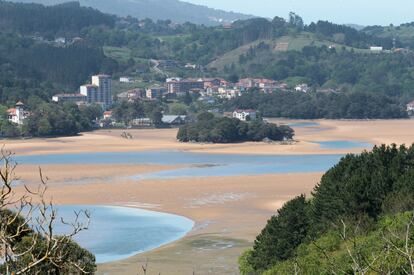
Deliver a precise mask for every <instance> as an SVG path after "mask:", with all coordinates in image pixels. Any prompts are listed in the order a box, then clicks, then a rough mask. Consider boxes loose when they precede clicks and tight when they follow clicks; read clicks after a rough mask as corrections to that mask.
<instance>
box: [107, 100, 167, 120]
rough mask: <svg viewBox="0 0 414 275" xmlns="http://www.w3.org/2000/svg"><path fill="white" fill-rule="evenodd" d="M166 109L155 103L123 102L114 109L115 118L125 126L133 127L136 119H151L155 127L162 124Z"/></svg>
mask: <svg viewBox="0 0 414 275" xmlns="http://www.w3.org/2000/svg"><path fill="white" fill-rule="evenodd" d="M163 111H164V108H163V106H162V105H161V104H160V103H159V102H154V101H134V102H127V101H121V102H119V103H118V104H117V105H115V106H114V108H113V117H114V119H115V120H116V121H119V122H122V123H124V124H125V125H131V123H132V121H133V120H134V119H138V118H149V119H151V121H152V123H153V124H154V125H155V126H159V125H161V124H162V116H163Z"/></svg>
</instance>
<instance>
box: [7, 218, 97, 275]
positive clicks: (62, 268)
mask: <svg viewBox="0 0 414 275" xmlns="http://www.w3.org/2000/svg"><path fill="white" fill-rule="evenodd" d="M0 216H1V218H2V220H4V221H5V220H13V223H12V224H11V225H10V226H8V227H7V231H6V232H5V234H6V235H7V236H16V237H15V238H13V243H12V245H13V247H14V249H15V250H14V251H15V253H17V254H22V255H21V256H19V257H18V258H16V259H14V265H13V266H12V270H9V272H11V273H13V270H20V269H21V268H24V267H27V266H28V265H29V264H30V263H32V262H33V259H32V257H31V255H43V254H44V251H45V249H46V240H45V238H44V236H41V235H37V237H36V238H34V234H37V233H35V232H34V231H33V230H32V229H31V228H30V227H29V225H28V224H27V221H26V219H25V218H24V216H22V215H17V216H16V213H14V212H12V211H10V210H1V211H0ZM14 217H16V218H14ZM22 228H25V230H23V231H22ZM21 232H22V233H21ZM62 238H63V237H62ZM34 239H36V243H34V241H33V240H34ZM58 246H59V247H58V249H57V250H54V253H55V255H50V258H53V259H57V258H58V259H59V262H51V261H49V260H46V261H44V262H42V263H41V264H40V265H37V266H36V267H35V268H33V269H31V270H30V274H79V270H78V269H77V268H76V267H75V266H73V264H72V263H77V264H78V265H79V266H82V267H85V268H84V271H85V272H87V273H88V274H94V272H95V271H96V264H95V256H94V255H93V254H92V253H90V252H89V251H87V250H86V249H83V248H82V247H80V246H79V245H78V244H77V243H75V242H74V241H70V242H67V241H66V240H64V241H63V239H62V242H58ZM32 247H33V251H32V253H33V254H29V253H24V252H27V251H29V250H31V248H32ZM4 268H5V266H3V264H2V263H0V273H1V274H4V273H5V270H4Z"/></svg>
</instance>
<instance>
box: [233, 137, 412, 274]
mask: <svg viewBox="0 0 414 275" xmlns="http://www.w3.org/2000/svg"><path fill="white" fill-rule="evenodd" d="M413 160H414V146H412V147H405V146H401V147H399V148H398V147H396V146H395V145H393V146H390V147H387V146H381V147H375V148H374V149H373V151H372V152H363V153H362V154H360V155H347V156H346V157H344V158H343V159H342V160H341V161H340V162H339V163H338V164H337V165H336V166H334V167H333V168H332V169H330V170H329V171H328V172H327V173H326V174H325V175H324V176H323V177H322V180H321V182H320V183H319V184H318V185H317V186H316V187H315V189H314V191H313V193H312V198H311V199H309V200H307V199H306V198H305V197H304V196H300V197H298V198H295V199H293V200H291V201H289V202H288V203H286V204H285V205H284V206H283V208H282V209H280V210H279V211H278V212H277V215H275V216H273V217H272V218H271V219H270V220H269V221H268V223H267V225H266V227H265V228H264V229H263V231H262V232H261V233H260V235H258V237H257V239H256V241H255V243H254V246H253V249H252V250H250V251H248V252H246V253H245V254H244V255H243V257H242V258H241V259H240V264H241V271H242V273H243V274H262V273H264V274H285V273H292V272H294V270H297V272H298V273H299V274H329V273H331V272H332V270H336V271H340V270H343V271H344V272H345V273H354V272H357V273H358V274H359V272H361V271H364V272H368V273H369V272H373V273H376V272H379V273H381V274H388V272H391V271H394V272H396V273H404V270H406V271H408V270H411V268H412V263H413V262H412V261H411V259H412V256H413V251H414V250H413V248H414V241H413V239H412V236H413V235H414V229H413V227H412V225H413V222H414V216H413V213H412V212H410V211H412V209H413V207H414V200H413V198H414V188H413V184H412V180H413V175H414V174H413V173H414V165H413ZM407 236H408V237H407ZM407 238H408V239H407ZM266 270H267V271H266ZM383 272H384V273H383Z"/></svg>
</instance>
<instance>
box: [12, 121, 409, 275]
mask: <svg viewBox="0 0 414 275" xmlns="http://www.w3.org/2000/svg"><path fill="white" fill-rule="evenodd" d="M272 121H277V122H281V123H292V122H296V121H292V120H272ZM316 122H317V123H319V126H312V127H301V128H297V129H296V140H297V142H295V143H293V144H291V145H280V144H267V143H242V144H225V145H213V144H182V143H179V142H177V141H176V139H175V135H176V132H177V129H163V130H127V132H129V133H131V134H132V136H133V139H128V140H127V139H124V138H122V137H121V134H122V132H124V131H122V130H112V131H106V130H101V131H96V132H93V133H85V134H83V135H80V136H77V137H67V138H54V139H33V140H8V141H5V144H6V148H7V149H9V150H12V151H14V152H16V153H17V154H20V155H34V154H50V153H57V154H59V153H85V152H126V151H143V150H157V151H159V150H183V151H190V152H205V153H223V154H228V153H238V154H345V153H348V152H353V153H359V152H361V150H362V149H361V148H353V149H351V150H350V149H333V150H330V149H322V148H320V146H319V145H317V144H315V143H314V142H317V141H334V140H351V141H361V142H369V143H371V144H382V143H386V144H390V143H397V144H402V143H405V144H411V143H413V142H414V131H411V130H410V129H412V128H413V127H414V120H387V121H383V120H374V121H330V120H319V121H316ZM173 168H176V166H157V165H122V164H120V165H118V164H117V165H46V166H43V167H42V169H43V173H44V175H46V176H48V177H49V178H50V181H49V194H50V196H52V197H53V201H54V202H55V203H56V204H85V205H92V204H100V205H121V206H129V207H138V208H146V209H152V210H155V211H161V212H167V213H174V214H179V215H183V216H186V217H189V218H191V219H193V220H194V221H195V222H196V226H195V228H194V230H193V231H192V232H191V233H190V234H189V236H187V237H186V238H184V239H182V240H180V241H177V242H175V243H172V244H169V245H167V246H164V247H162V248H159V249H156V250H153V251H150V252H148V253H143V254H140V255H137V256H134V257H131V258H129V259H126V260H123V261H118V262H114V263H108V264H103V265H99V267H98V274H137V273H138V272H141V273H142V270H141V268H140V265H141V264H143V263H145V262H148V266H149V272H148V273H147V274H159V272H161V273H162V274H192V272H193V271H194V272H195V273H196V274H237V258H238V256H239V255H240V253H241V252H242V251H243V250H245V249H246V248H248V247H250V246H251V245H252V241H253V240H254V238H255V236H256V235H257V234H258V233H259V232H260V230H261V229H262V228H263V226H264V225H265V223H266V221H267V220H268V218H270V216H271V215H273V214H275V213H276V210H277V209H278V208H280V207H281V206H282V205H283V203H284V202H286V201H287V200H289V199H291V198H293V197H295V196H297V195H300V194H302V193H305V194H309V193H310V192H311V190H312V189H313V188H314V186H315V185H316V184H317V183H318V181H319V180H320V177H321V175H322V174H321V173H310V174H300V173H298V174H283V175H282V174H281V175H261V176H251V177H248V176H243V177H209V178H184V179H170V180H142V181H132V180H130V179H127V178H124V179H122V176H128V175H136V174H144V173H148V172H155V171H161V170H166V169H173ZM17 173H18V175H19V176H20V177H21V178H22V179H23V180H27V181H29V182H33V183H34V182H36V177H37V176H38V174H37V173H38V170H37V167H35V166H30V165H24V166H21V167H19V168H18V170H17ZM114 175H115V176H116V177H117V180H111V177H112V176H114ZM120 178H121V179H120ZM108 179H109V180H108ZM82 180H84V182H82ZM68 183H71V184H68ZM19 189H20V190H21V187H20V188H19Z"/></svg>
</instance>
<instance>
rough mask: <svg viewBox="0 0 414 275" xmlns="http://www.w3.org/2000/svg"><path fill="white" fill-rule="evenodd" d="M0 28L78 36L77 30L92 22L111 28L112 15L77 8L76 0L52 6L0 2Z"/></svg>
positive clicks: (78, 5)
mask: <svg viewBox="0 0 414 275" xmlns="http://www.w3.org/2000/svg"><path fill="white" fill-rule="evenodd" d="M0 18H1V21H0V30H2V31H7V32H19V33H21V34H35V33H36V34H38V35H39V34H40V35H43V36H45V37H51V38H54V37H55V35H62V36H63V37H68V36H69V35H71V36H72V37H73V36H76V35H79V33H80V30H81V29H83V28H86V27H89V26H94V25H106V26H108V27H113V26H114V25H115V19H114V17H113V16H110V15H106V14H103V13H101V12H99V11H97V10H93V9H90V8H84V7H80V4H79V3H78V2H68V3H65V4H61V5H55V6H43V5H39V4H23V3H11V2H5V1H0Z"/></svg>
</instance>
